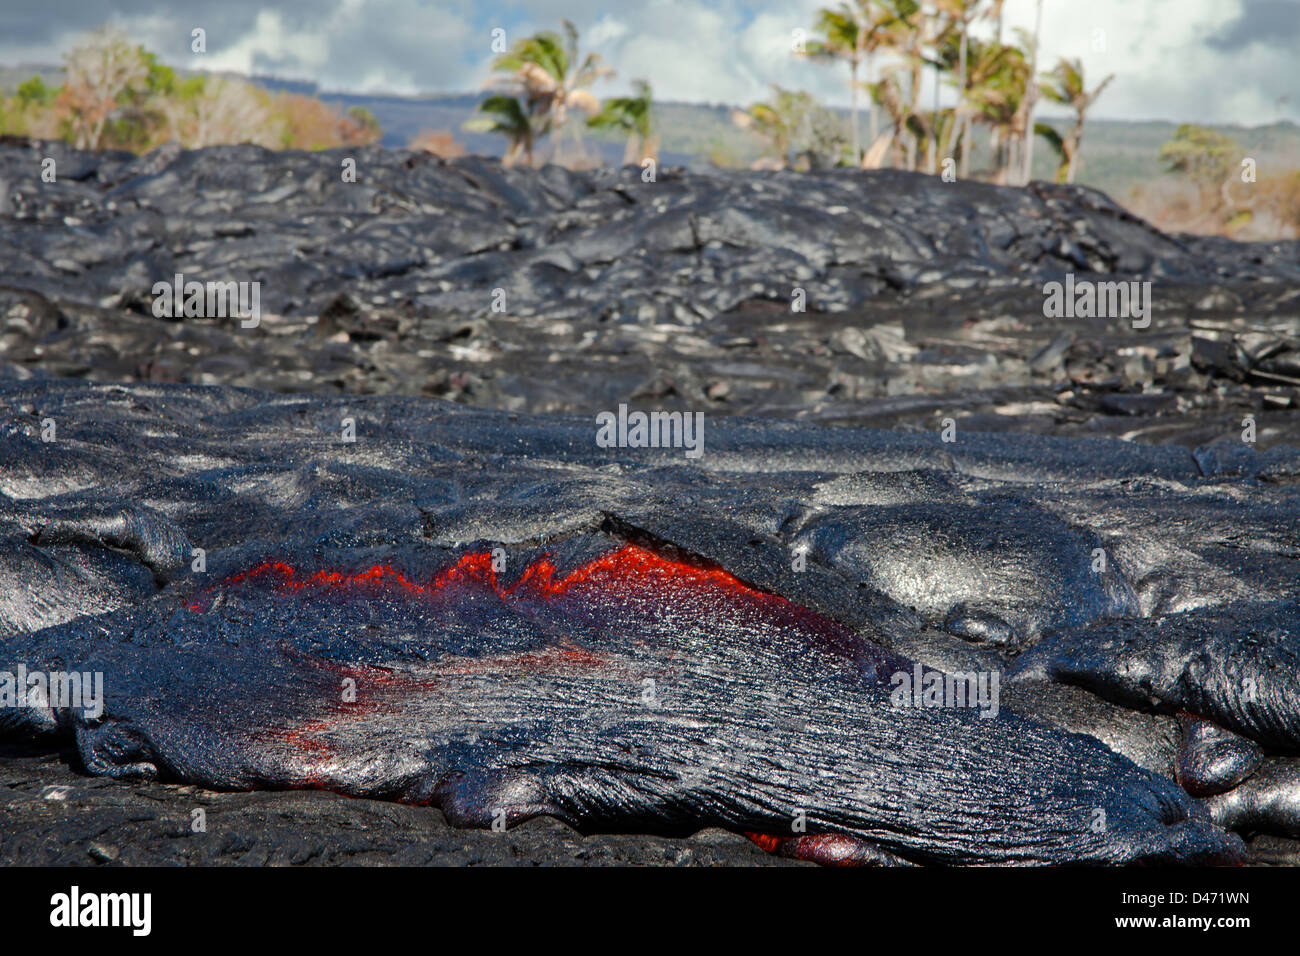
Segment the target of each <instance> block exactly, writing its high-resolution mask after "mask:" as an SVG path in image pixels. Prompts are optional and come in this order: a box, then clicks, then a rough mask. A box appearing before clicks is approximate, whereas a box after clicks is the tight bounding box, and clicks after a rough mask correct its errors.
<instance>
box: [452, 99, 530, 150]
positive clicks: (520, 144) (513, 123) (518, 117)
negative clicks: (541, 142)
mask: <svg viewBox="0 0 1300 956" xmlns="http://www.w3.org/2000/svg"><path fill="white" fill-rule="evenodd" d="M478 112H479V114H480V115H476V116H472V117H470V119H468V120H466V121H465V123H464V124H463V128H464V129H467V130H469V131H470V132H474V133H500V134H501V135H502V136H504V137H506V154H505V156H504V157H503V158H502V160H501V161H502V162H503V163H504V164H505V165H507V166H513V165H514V164H515V163H517V162H519V159H520V157H522V158H523V160H524V162H525V163H527V164H528V165H529V166H531V165H532V164H533V144H534V143H535V142H536V141H537V130H536V128H535V125H534V122H533V118H532V117H531V116H529V115H528V113H527V111H526V110H525V109H524V106H523V104H522V103H520V102H519V100H517V99H515V98H514V97H513V96H503V95H497V96H489V97H488V98H487V99H485V100H484V101H483V102H482V103H480V104H479V105H478Z"/></svg>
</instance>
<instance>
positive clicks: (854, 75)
mask: <svg viewBox="0 0 1300 956" xmlns="http://www.w3.org/2000/svg"><path fill="white" fill-rule="evenodd" d="M849 102H850V104H851V105H850V107H849V127H850V129H851V130H852V134H853V165H854V167H857V166H858V165H859V164H861V162H862V146H861V144H860V143H859V142H858V58H857V57H856V56H855V57H853V59H851V60H849Z"/></svg>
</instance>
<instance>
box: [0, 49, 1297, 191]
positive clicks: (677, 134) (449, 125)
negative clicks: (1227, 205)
mask: <svg viewBox="0 0 1300 956" xmlns="http://www.w3.org/2000/svg"><path fill="white" fill-rule="evenodd" d="M182 72H183V71H182ZM33 73H40V74H41V75H42V76H43V77H44V78H45V80H46V82H48V83H51V84H57V83H60V82H62V78H61V73H62V70H61V69H60V68H58V67H48V66H45V67H37V66H27V67H0V90H6V91H8V90H12V89H13V88H14V87H15V86H16V85H17V84H18V83H19V82H21V81H22V80H24V79H26V78H27V77H29V76H31V75H32V74H33ZM254 80H255V81H256V82H257V83H259V84H261V85H262V86H265V87H266V88H268V89H273V90H285V91H289V92H294V93H303V94H306V95H311V96H318V97H319V98H320V99H322V100H323V101H325V102H326V103H329V104H331V105H334V106H337V107H341V108H343V109H347V108H348V107H352V106H363V107H365V108H366V109H368V110H370V112H371V113H373V114H374V115H375V117H376V118H377V119H378V120H379V123H380V125H381V126H382V127H383V130H384V136H383V140H382V143H383V145H385V146H388V147H392V148H397V147H404V146H406V145H407V144H408V143H409V142H410V141H411V140H412V139H413V138H415V136H416V135H417V134H419V133H420V132H421V131H422V130H426V129H445V130H449V131H451V132H452V134H453V135H454V136H455V137H456V139H457V140H459V141H460V142H461V143H463V144H464V145H465V147H466V149H467V150H468V151H469V152H471V153H481V154H484V155H490V156H500V155H501V153H502V149H503V146H504V141H503V140H502V138H501V137H499V136H492V135H488V134H485V133H471V132H467V131H465V130H464V129H462V126H463V125H464V123H465V121H466V120H467V119H469V118H470V116H471V115H473V113H474V110H475V107H476V105H477V104H478V102H479V101H480V100H481V99H482V98H483V96H484V94H483V93H445V94H428V95H423V96H392V95H383V94H369V93H333V92H321V91H320V90H319V88H318V87H317V86H316V84H314V83H308V82H296V81H292V80H280V79H275V78H272V77H255V78H254ZM744 105H746V106H747V105H749V104H744ZM656 106H657V110H658V122H659V129H660V158H661V161H662V162H665V163H671V164H678V165H698V164H703V163H708V162H710V161H715V162H719V163H722V164H725V165H741V166H746V165H748V164H749V163H750V162H751V161H753V160H754V159H755V158H757V157H758V155H759V145H758V143H757V141H756V140H755V139H754V138H753V137H752V136H751V135H750V134H749V133H746V132H745V131H743V130H740V129H737V128H736V127H735V126H734V125H733V124H732V123H731V120H730V112H731V110H732V107H731V106H728V105H722V104H701V103H658V104H656ZM836 112H838V113H840V114H841V115H842V116H844V117H845V119H846V121H847V116H848V112H847V110H837V111H836ZM1045 121H1046V122H1049V123H1051V124H1052V125H1054V126H1057V127H1058V128H1063V127H1064V126H1065V123H1064V122H1063V121H1057V120H1052V119H1047V120H1045ZM862 128H863V130H864V131H865V129H866V128H867V112H866V110H863V113H862ZM1177 128H1178V123H1177V122H1163V121H1142V122H1130V121H1121V120H1102V119H1098V120H1092V121H1090V122H1089V124H1088V126H1087V128H1086V130H1085V131H1084V141H1083V151H1082V154H1081V160H1080V169H1079V182H1080V183H1082V184H1084V185H1088V186H1093V187H1095V188H1097V189H1100V190H1102V191H1103V192H1106V193H1107V194H1109V195H1110V196H1111V197H1113V198H1114V199H1116V200H1117V201H1120V202H1124V201H1127V200H1128V199H1129V198H1130V197H1131V195H1132V192H1133V188H1134V187H1135V186H1141V187H1144V188H1145V187H1147V186H1150V185H1151V184H1152V183H1153V182H1154V181H1156V180H1158V179H1159V178H1160V177H1161V176H1162V175H1163V169H1162V166H1161V163H1160V160H1159V158H1158V156H1159V151H1160V147H1161V145H1162V144H1163V143H1165V142H1166V141H1167V140H1168V139H1169V138H1170V137H1171V136H1173V134H1174V131H1175V130H1176V129H1177ZM1212 128H1213V129H1214V130H1216V131H1217V132H1220V133H1222V134H1224V135H1227V136H1231V137H1232V138H1233V139H1235V140H1236V141H1237V143H1238V144H1239V145H1240V146H1241V147H1242V149H1243V151H1244V152H1245V154H1246V155H1249V156H1251V157H1253V158H1254V159H1256V160H1257V161H1258V163H1259V166H1260V169H1261V173H1262V172H1264V171H1267V170H1268V169H1270V167H1272V168H1274V169H1279V168H1291V169H1294V168H1300V126H1297V125H1296V124H1295V123H1292V122H1289V121H1288V122H1281V123H1273V124H1271V125H1268V126H1257V127H1242V126H1214V127H1212ZM987 138H988V131H987V130H986V129H978V130H977V137H976V139H977V144H978V149H979V151H978V152H977V156H976V162H975V168H977V169H978V168H979V167H980V166H981V165H983V162H984V161H985V160H986V158H987V156H988V152H987ZM587 141H588V143H589V146H590V148H591V149H592V150H593V151H599V153H600V156H601V157H602V158H603V159H604V161H605V162H608V163H617V162H620V161H621V160H622V156H623V144H622V140H621V139H619V137H618V136H617V135H614V134H610V133H595V132H589V133H588V135H587ZM1054 170H1055V162H1054V157H1053V156H1052V153H1051V150H1050V149H1049V147H1048V146H1047V144H1046V143H1045V142H1043V141H1042V140H1039V141H1038V143H1037V145H1036V147H1035V152H1034V177H1035V178H1037V179H1050V178H1051V177H1052V174H1053V172H1054Z"/></svg>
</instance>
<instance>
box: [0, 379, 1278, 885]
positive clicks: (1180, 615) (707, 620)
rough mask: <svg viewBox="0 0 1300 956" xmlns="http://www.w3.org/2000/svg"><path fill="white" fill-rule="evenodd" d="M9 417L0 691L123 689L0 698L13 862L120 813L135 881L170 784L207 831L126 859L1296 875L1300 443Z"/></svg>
mask: <svg viewBox="0 0 1300 956" xmlns="http://www.w3.org/2000/svg"><path fill="white" fill-rule="evenodd" d="M0 400H2V404H3V407H4V409H5V410H6V411H5V417H4V420H3V422H2V423H0V493H2V494H3V497H2V498H0V509H2V510H0V534H3V536H4V542H3V547H2V548H0V555H3V558H2V563H0V579H2V580H0V595H2V597H0V633H3V635H4V636H3V644H2V645H0V646H2V648H3V651H2V653H0V672H4V671H8V672H10V673H14V672H17V671H18V670H19V669H20V668H21V669H22V670H23V672H25V673H29V674H30V673H68V672H77V673H84V674H99V675H102V685H103V694H102V701H101V704H102V706H101V707H99V708H95V709H88V708H86V707H80V708H78V707H75V706H70V705H68V706H65V705H64V703H63V702H61V701H60V700H57V699H54V698H53V697H51V698H50V699H46V700H44V701H39V700H38V701H36V702H35V703H34V704H33V702H31V701H29V702H28V705H27V706H23V707H6V708H3V709H0V730H2V731H3V733H4V735H5V737H6V739H7V740H8V741H9V743H8V745H7V746H8V748H9V749H8V750H6V752H5V754H6V755H5V756H4V757H2V758H0V768H3V772H4V773H5V774H6V779H7V781H9V787H8V788H7V789H8V795H7V797H6V800H7V803H8V806H9V809H10V811H11V814H12V815H14V817H15V819H18V820H21V821H22V827H23V828H24V829H23V834H24V835H23V836H21V837H17V836H16V837H13V838H10V839H9V840H8V841H7V842H6V843H5V845H4V853H5V856H6V858H17V857H19V856H22V855H23V854H26V856H27V858H30V857H31V856H32V855H37V856H40V855H41V854H45V858H65V857H59V856H58V853H57V852H56V851H55V850H53V849H50V847H52V846H53V845H55V844H57V843H58V842H59V841H60V839H62V840H63V842H64V843H67V842H68V841H69V840H70V839H74V837H72V836H71V834H73V833H76V834H81V833H85V832H86V829H87V827H86V820H87V819H98V820H99V821H100V825H99V827H98V829H96V830H93V832H94V833H95V834H96V837H95V839H94V840H93V841H92V842H93V846H92V849H90V850H89V851H85V852H90V854H91V856H92V857H94V858H96V859H100V858H105V859H117V858H119V857H120V856H121V854H123V853H124V852H127V851H123V850H122V848H121V847H119V846H117V844H116V843H114V842H113V837H112V834H114V833H116V834H118V842H121V835H122V834H124V833H129V832H131V831H130V826H136V828H137V832H138V830H139V826H140V825H139V823H138V819H137V822H136V823H135V824H130V825H128V823H127V822H126V821H127V818H130V816H131V810H130V808H131V806H132V805H131V804H130V803H129V801H128V800H127V798H126V797H124V796H123V794H128V795H129V794H131V793H133V792H142V793H148V794H150V795H151V799H152V800H153V802H154V804H155V810H154V811H152V812H153V813H154V814H155V815H166V814H170V819H172V820H173V821H182V822H174V823H173V824H172V825H171V826H170V829H168V832H166V833H165V834H163V835H161V836H160V837H159V838H158V839H157V840H155V841H154V843H153V844H151V847H152V849H145V850H142V849H140V848H139V847H135V848H134V849H132V850H130V851H129V852H128V854H127V855H128V856H129V858H130V859H131V860H132V861H144V860H146V859H149V858H151V857H150V854H152V858H154V859H180V860H185V859H203V860H211V859H213V858H217V859H240V860H245V859H250V858H260V859H287V860H289V861H293V862H301V861H303V860H304V858H305V859H306V860H311V859H312V858H313V856H314V852H313V851H305V850H303V849H302V846H303V844H302V841H303V840H304V839H317V840H319V841H320V843H321V844H322V845H323V844H326V843H331V844H333V845H335V846H336V847H337V846H350V845H358V846H360V844H365V846H364V847H361V848H360V849H359V850H358V858H368V857H366V856H365V854H366V853H372V852H374V846H375V844H374V842H373V841H375V840H376V839H381V838H382V837H383V835H384V834H391V835H393V836H392V837H391V839H392V840H393V842H399V841H397V839H396V835H397V834H400V833H402V832H404V830H412V832H416V833H419V834H423V835H425V836H427V834H428V832H429V831H428V829H427V828H428V827H430V826H431V825H432V824H430V823H429V821H430V820H439V819H441V818H443V817H445V819H446V820H447V821H448V822H449V823H450V824H452V826H453V827H454V828H471V829H473V828H478V829H480V830H481V831H482V833H481V841H482V843H481V846H482V847H483V848H484V849H483V850H481V851H478V852H479V853H480V856H479V858H482V859H493V858H494V857H493V856H492V854H494V853H496V852H498V850H497V848H499V847H501V846H503V845H505V844H503V843H502V842H501V841H508V840H510V839H512V836H511V834H515V833H523V834H525V835H526V837H525V842H524V844H523V845H524V846H525V849H524V850H522V851H520V850H516V851H515V852H517V853H518V852H522V853H523V854H524V855H525V856H526V857H527V856H530V857H531V858H533V859H538V860H552V861H554V860H559V861H560V862H571V861H573V860H575V859H582V858H586V857H588V856H590V855H591V854H593V853H595V854H596V855H597V856H599V855H600V854H601V853H602V852H609V850H608V848H609V847H622V849H620V850H618V851H617V852H616V853H615V858H622V859H625V860H638V861H645V860H646V854H647V853H650V852H651V851H650V850H648V849H647V848H650V847H653V848H654V849H653V855H656V856H658V857H659V858H660V859H662V858H663V854H664V853H666V854H667V855H668V857H669V858H670V859H671V861H673V862H681V861H682V860H683V859H689V858H690V856H691V855H692V854H697V855H698V856H699V858H700V859H701V860H706V861H730V862H736V861H740V860H743V859H747V858H748V859H752V858H753V856H750V857H746V856H745V855H744V854H745V853H746V852H748V853H750V854H760V853H761V850H760V849H759V848H761V849H762V850H769V851H773V852H775V853H777V854H780V855H781V856H782V857H787V858H794V859H803V860H812V861H816V862H822V863H870V864H908V863H918V864H955V865H965V864H1049V863H1050V864H1130V863H1186V864H1224V863H1235V862H1242V861H1256V862H1259V861H1271V862H1294V861H1295V860H1296V859H1297V855H1296V847H1297V846H1300V844H1298V843H1296V842H1295V838H1297V837H1300V761H1297V751H1298V750H1300V687H1298V686H1297V677H1296V674H1297V673H1298V671H1297V667H1296V665H1297V663H1298V660H1297V658H1298V657H1300V635H1298V634H1297V623H1298V622H1300V609H1298V605H1297V600H1298V599H1300V575H1297V573H1296V571H1297V558H1300V491H1298V490H1297V483H1296V480H1297V476H1300V453H1297V452H1295V451H1294V450H1292V449H1289V448H1287V447H1285V446H1279V447H1275V448H1273V449H1272V450H1270V451H1268V452H1267V453H1256V452H1254V451H1253V450H1248V451H1247V453H1245V454H1243V455H1239V456H1235V457H1233V458H1232V459H1231V461H1230V462H1226V463H1225V461H1226V459H1224V458H1223V457H1222V456H1220V457H1217V458H1215V457H1207V456H1206V455H1205V454H1196V453H1193V452H1191V451H1188V450H1185V449H1182V448H1177V447H1150V446H1142V445H1138V444H1134V443H1128V442H1118V441H1111V440H1083V439H1053V438H1042V437H1033V436H1023V435H1020V436H998V435H981V434H976V433H964V432H963V433H959V434H958V436H957V440H956V441H953V442H945V441H943V440H942V439H941V438H940V436H938V435H930V434H926V433H921V432H912V433H903V432H884V431H873V430H858V429H855V430H846V429H819V428H815V427H808V426H806V425H794V424H787V423H781V422H756V421H746V420H728V421H725V422H714V421H709V422H708V423H707V425H706V430H705V443H704V453H703V454H702V455H701V456H700V457H699V458H688V457H687V456H686V455H685V454H684V453H683V450H682V449H674V448H658V449H657V448H624V449H619V448H601V447H598V446H597V444H596V442H595V440H594V438H595V430H596V429H595V424H594V422H593V421H592V420H591V419H579V418H564V417H529V416H523V415H513V414H510V413H506V412H498V411H487V410H474V409H468V408H464V407H459V406H455V405H452V404H449V403H443V402H437V401H431V400H423V399H414V398H394V397H386V398H353V399H349V400H344V399H326V398H315V397H303V396H276V395H270V394H267V393H260V392H253V391H246V390H240V389H232V388H228V387H221V388H204V387H198V386H143V385H130V386H96V385H86V384H77V383H72V382H49V383H34V384H33V383H29V384H14V383H10V384H6V385H3V386H0ZM51 425H53V430H52V431H51ZM43 439H44V440H43ZM967 677H969V678H970V680H971V683H970V684H969V685H967V686H968V687H970V688H975V687H978V688H979V689H980V693H979V694H978V695H976V699H965V698H964V699H961V700H953V699H950V698H949V697H948V696H946V694H947V692H948V691H950V690H951V689H952V688H954V687H960V686H962V682H963V681H965V680H966V678H967ZM909 682H914V683H915V685H916V686H915V687H910V689H907V690H905V691H903V692H900V684H901V685H902V686H903V687H908V686H909ZM922 687H924V688H927V690H926V691H924V692H923V691H922V690H921V688H922ZM928 689H935V696H933V697H931V696H929V693H928ZM16 747H21V748H23V749H22V751H21V754H22V755H21V756H19V755H16V754H17V753H18V751H16V750H14V748H16ZM42 754H64V755H65V756H66V759H67V760H68V761H69V763H70V765H71V768H72V770H73V771H74V772H75V774H76V775H75V776H69V775H68V773H67V772H66V771H64V770H61V769H60V768H59V765H58V763H57V761H51V760H50V759H48V758H42V756H41V755H42ZM88 775H89V776H88ZM97 777H98V778H107V779H108V780H112V781H113V782H112V783H107V782H97V783H94V784H93V788H92V783H91V781H92V780H94V779H95V778H97ZM69 781H71V783H70V782H69ZM51 787H53V788H54V789H56V790H58V789H60V788H62V789H64V790H68V791H72V792H73V796H71V797H68V796H67V795H66V794H65V797H64V798H62V799H51V797H50V794H49V793H47V792H45V791H47V790H49V789H50V788H51ZM78 788H87V789H86V793H85V794H81V795H78V794H77V793H76V791H77V790H78ZM133 788H134V789H133ZM140 788H144V789H143V790H141V789H140ZM87 794H88V795H87ZM239 794H243V795H244V796H238V795H239ZM330 794H341V795H346V796H350V797H362V798H373V799H366V800H351V801H344V802H342V803H339V804H335V803H330V804H328V805H325V804H320V803H318V802H317V801H319V800H326V799H337V798H333V797H328V795H330ZM251 795H257V800H258V801H261V802H259V803H256V804H253V803H249V801H250V800H251V799H252V796H251ZM69 800H71V801H72V804H71V805H69V803H68V801H69ZM235 800H239V801H244V802H242V803H238V804H233V803H230V802H226V803H221V801H235ZM267 801H269V802H267ZM200 805H202V806H213V807H216V806H218V805H220V806H222V807H224V808H225V809H224V810H223V812H222V813H221V814H220V815H219V817H218V818H219V824H218V825H216V826H214V827H211V828H210V829H209V830H208V831H206V832H203V833H195V832H192V831H191V830H190V828H189V827H187V826H186V825H184V822H183V821H186V820H188V819H189V815H190V813H191V811H192V809H193V808H194V807H195V806H200ZM74 806H75V810H74V809H73V807H74ZM324 806H328V810H327V811H326V810H322V809H321V808H322V807H324ZM383 806H387V807H391V808H392V809H391V810H387V811H383V812H382V813H377V812H376V810H375V809H374V808H375V807H383ZM97 807H99V808H101V809H99V810H97V809H96V808H97ZM435 807H436V808H438V810H440V811H441V816H440V815H439V814H438V812H437V811H436V810H434V809H433V808H435ZM275 812H278V813H279V814H280V816H279V821H280V822H279V824H277V825H272V826H263V825H262V823H261V821H263V820H264V819H265V817H266V816H267V815H268V814H270V815H274V813H275ZM97 813H99V814H100V816H98V817H96V814H97ZM214 813H215V811H214ZM308 814H310V815H311V820H312V822H311V823H310V824H306V823H304V825H303V827H302V828H300V829H307V828H308V827H310V828H313V832H314V833H315V834H316V836H315V837H309V838H305V837H304V836H303V835H302V833H301V832H298V831H297V830H294V829H292V828H286V826H285V824H284V820H285V819H286V818H288V819H305V818H306V816H305V815H308ZM146 816H147V814H146ZM539 819H548V820H552V821H560V823H552V824H549V826H550V827H551V829H548V830H543V831H538V830H536V829H535V827H536V826H538V825H539V824H538V822H537V821H538V820H539ZM322 820H324V821H326V822H324V823H323V822H322ZM529 821H533V822H529ZM515 827H520V829H519V830H518V831H516V830H515V829H514V828H515ZM412 828H413V829H412ZM501 831H504V832H501ZM574 831H577V833H582V834H608V835H609V836H599V837H596V836H593V837H590V838H588V839H587V840H585V841H584V840H582V839H581V838H579V837H577V836H576V835H575V833H574ZM443 832H444V834H450V835H449V836H446V843H445V847H446V850H445V852H440V851H438V850H436V849H434V850H432V851H430V852H429V853H428V854H427V855H426V856H425V857H424V860H425V861H430V862H438V861H452V860H454V861H458V862H460V861H464V860H465V857H464V855H463V851H464V847H465V845H466V844H464V843H463V842H456V841H463V840H465V839H467V837H463V836H456V835H455V834H458V833H461V830H459V829H453V830H446V831H443ZM362 833H364V834H365V836H361V835H360V834H362ZM701 833H703V834H725V833H731V834H736V835H738V836H736V837H733V838H728V837H725V835H721V836H719V837H717V838H713V837H710V838H708V839H707V840H704V841H703V842H702V838H701V836H700V834H701ZM377 834H378V836H377ZM739 835H744V836H748V837H749V839H750V840H752V841H753V844H754V845H752V846H750V849H749V850H748V851H746V850H745V849H744V847H745V846H746V845H748V844H744V843H743V842H735V841H738V840H742V837H741V836H739ZM634 836H635V838H636V841H637V842H636V843H635V844H634V845H630V844H629V843H628V841H629V840H630V839H632V838H633V837H634ZM76 839H80V837H76ZM728 840H731V841H732V842H728ZM367 841H370V842H367ZM494 841H495V842H494ZM620 841H622V842H620ZM656 841H658V842H656ZM718 841H721V842H718ZM108 844H113V845H112V846H109V845H108ZM278 844H283V846H280V847H279V848H277V845H278ZM514 845H515V846H519V844H514ZM285 846H290V847H292V848H293V849H292V851H289V850H285V849H284V847H285ZM629 846H632V848H629ZM661 846H662V848H663V853H660V848H661ZM574 847H578V848H579V849H573V848H574ZM601 848H604V849H601ZM96 854H99V855H98V856H97V855H96ZM258 854H260V857H259V856H258ZM618 854H623V855H622V856H621V857H619V856H618ZM606 858H608V857H606ZM65 859H66V858H65ZM334 859H336V860H337V859H338V857H337V856H336V857H335V858H334ZM657 861H658V860H657Z"/></svg>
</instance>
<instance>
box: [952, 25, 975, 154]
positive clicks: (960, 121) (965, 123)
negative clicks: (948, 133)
mask: <svg viewBox="0 0 1300 956" xmlns="http://www.w3.org/2000/svg"><path fill="white" fill-rule="evenodd" d="M969 33H970V21H969V20H966V19H963V20H962V21H961V54H960V57H959V62H958V64H957V70H958V72H959V73H960V77H959V79H958V81H957V95H958V97H959V99H958V101H957V114H958V115H954V116H953V126H954V130H956V129H960V130H961V171H960V174H959V175H960V176H961V178H962V179H965V178H966V174H967V173H968V172H969V171H970V147H971V143H970V114H969V113H967V112H966V92H967V91H966V48H967V42H966V38H967V35H968V34H969Z"/></svg>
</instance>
